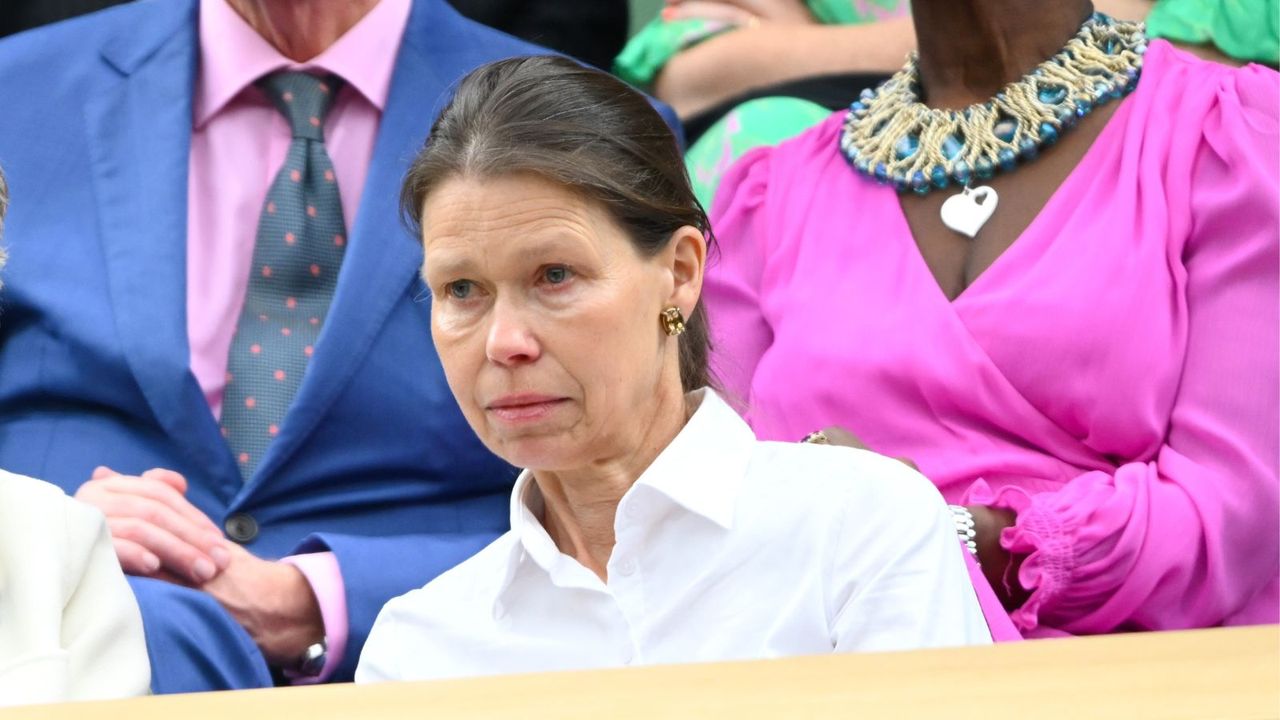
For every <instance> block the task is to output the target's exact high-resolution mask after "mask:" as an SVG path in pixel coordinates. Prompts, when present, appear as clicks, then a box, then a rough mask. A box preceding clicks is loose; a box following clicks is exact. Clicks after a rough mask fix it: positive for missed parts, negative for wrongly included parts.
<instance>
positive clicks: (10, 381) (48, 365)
mask: <svg viewBox="0 0 1280 720" xmlns="http://www.w3.org/2000/svg"><path fill="white" fill-rule="evenodd" d="M196 18H197V1H196V0H152V1H149V2H139V3H133V4H128V5H124V6H120V7H118V8H115V9H112V10H108V11H105V12H103V13H98V14H95V15H91V16H87V17H84V18H80V19H77V20H73V21H70V22H66V23H62V24H59V25H55V26H51V27H48V28H44V29H41V30H37V31H34V32H31V33H27V34H23V35H19V36H16V37H13V38H10V39H9V40H6V41H5V42H3V43H0V167H3V168H4V170H5V172H6V174H7V175H8V177H9V182H10V185H11V189H12V205H11V210H12V212H11V214H10V216H9V219H8V222H7V226H6V233H5V242H6V244H7V245H8V248H9V255H10V262H9V265H8V267H7V268H6V269H5V271H4V274H3V277H2V278H0V279H2V280H3V281H4V283H5V286H4V289H3V291H0V467H4V468H6V469H8V470H11V471H14V472H18V473H23V474H27V475H32V476H35V477H40V478H44V479H47V480H50V481H52V482H55V483H57V484H59V485H61V486H62V487H63V488H65V489H66V490H68V491H74V490H75V489H76V488H77V487H78V486H79V485H80V484H81V483H82V482H84V481H85V480H87V479H88V477H89V475H90V473H91V471H92V470H93V468H94V467H95V466H96V465H99V464H105V465H109V466H111V467H112V468H114V469H116V470H118V471H121V472H127V473H138V472H142V471H145V470H147V469H148V468H153V467H165V468H172V469H174V470H177V471H179V472H181V473H183V474H184V475H186V477H187V478H188V481H189V483H190V486H191V489H190V492H189V497H190V499H191V501H192V502H193V503H195V505H196V506H198V507H199V508H200V509H201V510H203V511H204V512H205V513H207V514H208V515H209V516H210V517H212V518H214V520H215V521H216V522H223V521H225V520H226V519H227V518H228V517H230V516H231V515H233V514H236V513H247V514H249V515H250V516H252V518H253V519H255V520H256V522H257V523H258V526H259V528H260V531H259V534H258V535H257V537H256V538H255V539H254V540H253V541H251V542H249V543H247V546H248V547H249V549H251V550H252V551H253V552H254V553H255V554H257V555H259V556H262V557H279V556H282V555H284V554H288V553H291V552H297V551H299V550H301V551H308V550H322V549H330V550H332V551H333V552H334V553H336V554H337V557H338V561H339V563H340V565H341V568H342V573H343V577H344V581H345V584H346V592H347V604H348V608H349V612H350V632H351V639H350V641H349V644H348V647H347V650H346V654H345V660H344V663H343V668H342V669H341V670H340V672H339V674H338V677H350V675H351V673H352V671H353V669H354V667H355V663H356V660H357V656H358V655H359V651H360V648H361V647H362V645H363V643H364V639H365V637H366V636H367V634H368V631H369V628H370V627H371V625H372V623H373V620H374V618H375V616H376V614H377V612H378V610H379V609H380V608H381V606H382V604H383V603H384V602H386V601H387V600H388V599H390V598H391V597H394V596H396V595H398V594H401V593H404V592H406V591H408V590H410V589H412V588H415V587H419V586H421V585H423V584H424V583H426V582H427V581H428V580H430V579H431V578H433V577H434V576H435V575H437V574H439V573H440V572H442V571H443V570H445V569H447V568H449V567H451V566H452V565H454V564H456V563H457V562H459V561H460V560H462V559H464V558H465V557H467V556H468V555H470V554H472V553H473V552H475V551H476V550H478V549H479V548H480V547H483V545H484V544H486V543H487V542H489V541H490V540H491V539H492V538H493V537H495V536H496V534H498V533H500V532H501V531H503V530H504V529H505V528H506V526H507V509H506V506H507V494H508V491H509V489H510V486H511V483H512V481H513V480H514V478H515V474H516V473H515V471H514V469H512V468H511V467H509V466H508V465H506V464H505V463H503V462H501V461H499V460H498V459H496V458H495V457H493V456H492V455H490V454H489V453H488V452H487V451H486V450H485V448H484V447H483V446H482V445H481V444H480V443H479V441H478V440H477V439H476V437H475V435H474V434H473V433H472V432H471V430H470V428H469V427H468V426H467V424H466V422H465V421H464V419H463V417H462V415H461V413H460V412H459V411H458V409H457V407H456V405H455V403H454V399H453V397H452V395H451V394H450V392H449V389H448V387H447V386H446V384H445V380H444V376H443V374H442V371H441V368H440V363H439V361H438V359H437V357H436V354H435V351H434V349H433V348H432V345H431V338H430V334H429V319H428V315H429V307H428V305H427V303H426V302H422V301H419V300H417V298H418V296H419V295H420V294H422V292H421V291H422V290H423V289H424V288H423V286H422V284H421V281H420V280H418V276H417V269H418V267H419V265H420V263H421V250H420V248H419V247H418V245H417V243H416V242H415V241H414V239H413V238H411V237H409V236H408V235H407V233H406V232H405V231H404V229H403V227H402V225H401V222H400V218H399V216H398V207H397V202H398V197H399V189H400V182H401V178H402V176H403V174H404V172H405V170H406V169H407V167H408V163H409V161H410V160H412V158H413V157H414V155H415V154H416V151H417V150H418V149H419V148H420V147H421V145H422V142H423V140H424V137H425V135H426V133H427V131H428V130H429V128H430V125H431V122H432V120H433V119H434V117H435V115H436V114H437V112H438V110H439V109H440V107H441V106H442V104H443V102H444V101H445V100H446V99H447V91H448V90H449V89H450V88H451V86H452V85H453V84H454V83H455V82H456V81H457V80H458V79H459V78H461V77H462V76H463V75H464V74H466V73H467V72H468V71H469V70H471V69H473V68H474V67H476V66H478V65H480V64H483V63H485V62H488V61H491V60H495V59H499V58H503V57H509V56H512V55H523V54H534V53H540V52H544V51H542V50H540V49H539V48H537V47H534V46H531V45H528V44H525V43H522V42H520V41H518V40H515V39H513V38H511V37H509V36H506V35H503V34H501V33H499V32H496V31H493V30H490V29H488V28H485V27H483V26H480V25H477V24H475V23H473V22H471V21H469V20H466V19H465V18H463V17H462V16H460V15H458V14H457V13H455V12H454V11H453V10H452V9H451V8H449V7H448V6H447V5H446V4H445V3H444V1H443V0H417V1H416V2H415V3H414V8H413V12H412V14H411V16H410V19H409V23H408V27H407V29H406V31H405V36H404V40H403V43H402V46H401V49H400V54H399V57H398V58H397V62H396V68H395V72H394V76H393V79H392V84H391V91H390V95H389V98H388V101H387V106H386V109H385V112H384V114H383V116H382V121H381V125H380V128H379V132H378V138H377V142H376V146H375V148H374V155H373V159H372V162H371V165H370V168H369V174H368V179H367V181H366V183H365V188H364V194H363V199H362V201H361V205H360V209H359V211H358V213H357V216H356V223H355V226H354V227H352V228H350V232H349V235H350V241H349V243H348V246H347V253H346V258H345V260H344V264H343V267H342V271H341V276H340V278H339V282H338V286H337V290H336V294H335V296H334V300H333V305H332V308H331V310H330V313H329V316H328V319H327V321H326V323H325V326H324V330H323V332H322V334H321V336H320V339H319V341H318V343H317V346H316V352H315V356H314V357H313V359H312V363H311V366H310V368H309V369H308V371H307V375H306V378H305V379H304V381H303V384H302V387H301V389H300V390H299V393H298V396H297V398H296V399H295V401H294V404H293V406H292V407H291V408H290V410H289V413H288V415H287V417H286V419H285V421H284V424H283V425H282V426H281V429H280V434H279V436H278V437H277V439H276V440H275V442H274V443H273V445H272V446H271V448H270V450H269V452H268V454H267V456H266V457H265V458H264V459H263V461H262V463H261V465H260V466H259V468H258V470H257V472H256V473H255V474H254V476H253V477H252V478H251V479H250V480H249V482H248V483H244V482H243V481H242V480H241V477H240V474H239V471H238V469H237V466H236V462H235V460H234V459H233V458H232V456H231V453H230V451H229V450H228V448H227V446H226V444H225V443H224V442H223V440H222V438H221V435H220V433H219V428H218V423H217V422H216V420H215V419H214V417H213V415H212V414H211V412H210V410H209V407H208V404H207V403H206V402H205V400H204V397H203V395H202V393H201V391H200V388H199V386H198V385H197V383H196V380H195V378H194V376H193V375H192V374H191V372H190V370H189V348H188V342H187V321H186V241H185V238H186V230H187V211H186V208H187V166H188V151H189V145H190V139H191V128H192V96H193V88H194V78H195V77H196V59H197V57H198V48H197V43H198V34H197V20H196ZM668 117H670V116H669V115H668Z"/></svg>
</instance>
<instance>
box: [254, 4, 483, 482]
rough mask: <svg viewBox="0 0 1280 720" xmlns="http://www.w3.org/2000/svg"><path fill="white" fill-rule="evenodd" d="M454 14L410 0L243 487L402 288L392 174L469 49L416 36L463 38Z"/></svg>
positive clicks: (328, 387)
mask: <svg viewBox="0 0 1280 720" xmlns="http://www.w3.org/2000/svg"><path fill="white" fill-rule="evenodd" d="M464 23H465V21H463V20H462V19H461V17H460V16H458V15H456V14H455V13H454V12H453V10H452V9H450V8H448V7H447V6H445V5H444V3H443V2H442V1H441V0H419V1H417V2H415V3H414V7H413V11H412V13H411V14H410V17H409V21H408V23H407V25H406V27H405V35H404V39H403V40H402V42H401V45H400V52H399V55H398V56H397V58H396V66H395V70H394V72H393V75H392V79H391V91H390V93H389V94H388V97H387V106H386V109H385V111H384V112H383V114H382V118H381V121H380V123H379V128H378V139H377V142H376V143H375V144H374V151H373V158H372V160H371V162H370V164H369V172H368V176H367V177H366V180H365V185H364V192H363V194H362V196H361V200H360V209H359V210H358V211H357V213H356V222H355V227H354V228H353V229H352V232H351V233H350V235H351V237H350V243H349V244H348V246H347V254H346V257H345V258H344V259H343V261H342V271H341V274H340V275H339V278H338V286H337V288H336V290H335V292H334V298H333V304H332V306H331V308H330V311H329V315H328V318H327V319H326V320H325V326H324V329H323V330H322V331H321V334H320V338H319V340H318V341H317V345H316V352H315V357H314V358H313V360H312V362H311V365H310V367H308V368H307V375H306V377H305V378H304V379H303V381H302V386H301V387H300V388H299V389H298V395H297V397H296V398H295V400H294V403H293V405H292V406H291V407H290V409H289V412H288V415H287V416H286V418H285V422H284V425H283V426H282V427H281V433H280V436H279V437H277V438H276V441H275V442H274V443H273V444H272V445H271V447H270V448H269V449H268V451H267V455H266V457H265V458H263V461H262V463H261V464H260V465H259V466H258V471H257V472H256V473H255V475H254V477H253V478H252V479H251V481H250V483H249V486H248V487H247V488H246V490H248V491H249V492H252V490H253V488H254V486H256V485H257V484H258V483H260V482H261V481H262V479H263V478H266V477H270V475H271V474H272V473H274V472H275V471H276V470H277V469H278V468H280V467H281V466H282V465H283V464H284V463H285V462H287V461H288V459H289V458H290V457H291V456H292V455H293V453H295V452H296V451H297V449H298V448H299V447H300V446H301V445H302V444H303V442H304V441H305V440H306V438H307V436H308V435H310V434H311V433H312V432H313V431H314V430H315V428H316V425H317V424H318V423H319V422H320V420H321V418H322V417H324V416H325V414H326V413H327V412H328V410H329V408H330V406H331V405H332V404H333V403H334V401H336V399H337V398H338V396H339V395H340V394H341V392H342V391H343V389H344V388H345V387H346V385H347V383H348V382H349V381H350V379H351V377H352V376H353V375H354V374H355V373H356V371H357V370H358V369H359V367H360V364H361V363H362V361H363V359H364V357H365V355H366V354H367V353H368V351H369V348H370V347H371V346H372V344H373V342H374V340H375V339H376V338H377V336H378V334H379V333H380V332H381V331H382V327H383V325H384V323H385V322H386V319H387V316H388V315H389V314H390V312H391V310H392V308H393V307H394V306H395V304H396V303H398V302H402V301H403V300H404V298H405V297H406V295H408V294H409V293H410V292H411V291H412V288H413V285H414V280H415V278H416V277H417V272H418V269H419V267H420V266H421V264H422V250H421V248H420V247H419V246H418V244H417V243H416V242H415V241H414V238H412V237H410V236H409V235H408V233H407V232H406V230H405V228H404V225H403V223H402V222H401V220H400V211H399V198H400V184H401V181H402V180H403V178H404V174H405V172H406V171H407V170H408V167H409V163H410V162H412V160H413V158H414V156H415V155H416V154H417V151H418V150H419V149H420V148H421V147H422V143H423V140H424V139H425V138H426V136H427V132H428V131H429V130H430V129H431V123H432V121H433V120H434V118H435V114H436V112H438V110H439V108H440V107H441V105H442V104H443V102H444V101H445V100H446V99H447V98H446V97H442V96H444V95H445V93H446V92H447V91H448V89H449V83H451V82H452V81H453V80H455V79H457V78H459V77H460V76H461V75H462V74H463V73H464V72H465V70H466V69H469V67H468V66H467V65H466V59H465V58H466V57H469V56H471V54H472V53H471V52H468V53H467V54H466V55H465V56H461V57H459V56H458V55H457V54H456V53H455V51H454V50H453V49H452V48H450V47H445V46H441V45H433V46H431V47H425V45H426V44H427V37H428V36H430V37H431V41H430V42H431V43H432V44H435V43H437V41H438V40H439V39H440V38H448V39H449V40H448V41H447V43H448V44H449V45H456V44H458V43H460V42H463V43H464V42H465V37H469V36H470V33H469V32H468V28H467V27H464V26H463V25H464ZM428 28H430V31H429V32H428V30H427V29H428ZM459 35H462V36H465V37H462V38H460V37H458V36H459ZM437 98H438V99H437ZM422 332H427V330H426V328H423V329H422Z"/></svg>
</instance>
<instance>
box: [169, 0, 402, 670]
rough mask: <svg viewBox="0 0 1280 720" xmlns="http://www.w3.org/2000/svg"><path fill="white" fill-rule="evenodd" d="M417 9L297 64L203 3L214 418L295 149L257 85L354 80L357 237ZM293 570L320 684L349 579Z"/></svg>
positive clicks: (325, 559)
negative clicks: (267, 208)
mask: <svg viewBox="0 0 1280 720" xmlns="http://www.w3.org/2000/svg"><path fill="white" fill-rule="evenodd" d="M411 7H412V3H411V0H381V1H380V2H379V3H378V4H377V5H375V6H374V7H373V9H372V10H370V11H369V13H368V14H367V15H366V16H365V17H364V18H363V19H361V20H360V22H359V23H357V24H356V25H355V26H354V27H353V28H351V30H349V31H347V33H346V34H344V35H343V36H342V37H341V38H339V39H338V40H337V42H335V43H334V44H333V45H331V46H330V47H329V48H328V49H327V50H325V51H324V52H323V53H321V54H320V55H319V56H317V57H315V58H313V59H311V60H310V61H308V62H306V63H302V64H299V63H295V62H293V61H291V60H290V59H288V58H286V57H284V56H283V55H281V54H280V53H279V51H277V50H276V49H275V48H274V47H272V46H271V45H270V44H269V43H267V41H266V40H264V39H263V38H262V37H261V36H260V35H258V33H257V32H256V31H254V30H253V28H251V27H250V26H249V24H248V23H246V22H245V21H244V19H243V18H241V17H240V16H239V15H238V14H237V13H236V12H235V11H234V10H232V9H231V7H230V6H229V5H227V3H226V2H225V0H202V2H201V3H200V65H199V74H198V76H197V78H196V94H195V102H194V106H195V108H194V109H195V113H194V114H195V117H194V118H192V120H193V126H192V133H191V164H190V173H189V180H188V191H187V207H188V214H187V333H188V336H189V341H190V345H191V371H192V373H193V374H194V375H195V377H196V380H197V381H198V382H199V384H200V388H201V389H202V390H203V391H204V395H205V398H206V399H207V400H208V401H209V407H210V409H211V410H212V411H213V413H214V416H215V417H217V416H219V415H220V414H221V410H222V390H223V387H224V384H225V377H226V370H227V353H228V352H229V350H230V348H231V338H232V335H234V334H235V329H236V322H237V320H238V319H239V317H240V309H241V307H242V306H243V304H244V295H245V289H246V287H247V285H248V277H249V263H250V260H251V259H252V256H253V246H254V240H255V238H256V236H257V229H258V216H259V214H260V213H261V211H262V204H263V202H264V199H265V198H266V195H267V190H268V188H269V187H270V186H271V182H272V180H273V179H274V178H275V175H276V172H277V171H278V170H279V169H280V166H281V165H282V164H283V163H284V158H285V153H286V151H287V150H288V147H289V143H290V141H291V139H292V138H291V133H290V130H289V125H288V123H287V122H286V121H285V119H284V116H283V115H281V114H280V112H279V111H278V110H276V108H275V107H274V106H272V105H271V103H270V102H269V101H268V100H267V98H266V96H265V95H264V94H262V92H261V91H259V90H258V89H257V88H256V87H255V86H254V84H253V83H254V82H255V81H256V80H258V79H259V78H261V77H262V76H264V75H267V74H269V73H272V72H274V71H277V70H282V69H291V70H306V71H311V72H315V73H317V74H328V73H333V74H336V75H338V76H339V77H341V78H342V79H343V80H344V81H345V84H344V85H343V87H342V89H341V90H340V91H339V92H338V96H337V99H336V100H335V102H334V105H333V108H332V109H331V110H330V111H329V115H328V117H327V118H326V119H325V128H324V130H325V148H326V150H327V151H328V153H329V157H330V158H331V159H332V161H333V166H334V172H335V174H336V175H337V179H338V189H339V192H341V194H342V211H343V215H344V217H345V218H346V222H347V227H348V229H349V228H351V227H353V226H354V224H355V218H356V212H357V209H358V208H359V207H360V197H361V192H362V190H363V188H364V180H365V175H366V173H367V172H368V169H369V161H370V159H371V158H372V156H373V145H374V141H375V140H376V139H377V132H378V122H379V120H380V119H381V117H382V110H383V107H384V106H385V105H386V101H387V93H388V91H389V89H390V87H391V74H392V71H393V70H394V68H395V61H396V55H397V53H398V52H399V49H400V39H401V38H402V36H403V35H404V29H405V26H406V24H407V23H408V20H409V11H410V9H411ZM286 562H290V563H292V564H293V565H295V566H297V567H298V568H299V570H301V571H302V572H303V574H304V575H306V577H307V580H308V581H309V582H310V583H311V586H312V589H313V590H314V591H315V593H316V597H317V599H318V600H319V603H320V610H321V613H322V615H323V616H324V624H325V633H326V635H327V637H328V641H329V655H328V662H327V663H326V665H325V669H324V672H323V673H322V674H321V676H320V677H321V679H323V678H325V677H327V676H328V675H329V674H330V673H331V672H332V671H333V669H334V668H336V667H337V665H338V663H339V661H340V660H341V658H342V655H343V653H344V651H345V647H346V641H347V610H346V599H345V588H344V587H343V583H342V575H341V572H340V569H339V567H338V563H337V560H336V559H335V558H334V557H333V555H332V553H317V554H314V555H300V556H295V557H293V558H287V559H286Z"/></svg>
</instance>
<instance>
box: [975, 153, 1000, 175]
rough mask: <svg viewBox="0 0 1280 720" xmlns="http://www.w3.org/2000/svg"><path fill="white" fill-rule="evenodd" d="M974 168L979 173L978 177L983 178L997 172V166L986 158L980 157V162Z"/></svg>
mask: <svg viewBox="0 0 1280 720" xmlns="http://www.w3.org/2000/svg"><path fill="white" fill-rule="evenodd" d="M974 170H975V171H976V172H977V173H978V177H980V178H982V179H983V180H986V179H988V178H990V177H991V176H992V175H995V174H996V167H995V166H994V165H992V164H991V161H990V160H988V159H986V158H978V162H977V163H976V164H975V165H974Z"/></svg>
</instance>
